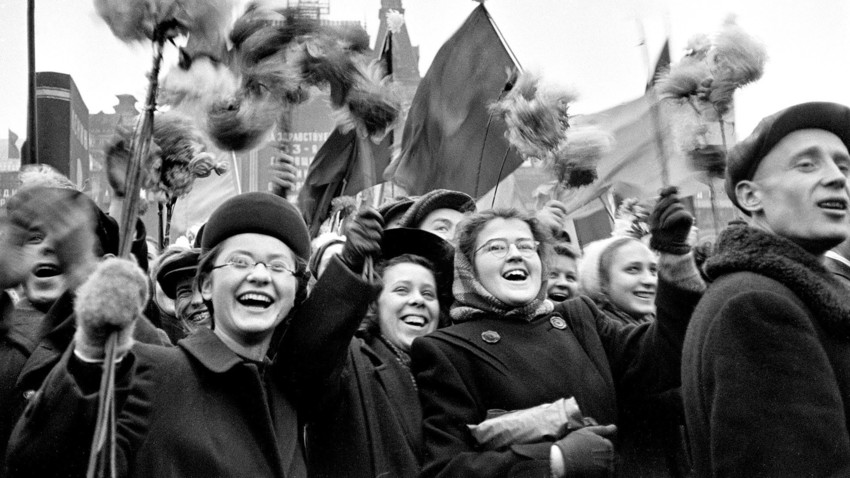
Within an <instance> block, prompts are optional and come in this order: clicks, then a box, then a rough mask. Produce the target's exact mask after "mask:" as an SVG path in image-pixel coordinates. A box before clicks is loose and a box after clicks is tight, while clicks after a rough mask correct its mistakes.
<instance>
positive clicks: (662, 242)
mask: <svg viewBox="0 0 850 478" xmlns="http://www.w3.org/2000/svg"><path fill="white" fill-rule="evenodd" d="M677 192H678V190H677V189H676V188H675V187H668V188H664V189H663V190H661V197H660V198H659V199H658V203H656V204H655V209H653V210H652V214H651V215H650V216H649V231H650V232H651V233H652V237H651V238H650V240H649V247H651V248H652V249H655V250H656V251H659V252H666V253H669V254H676V255H682V254H687V253H688V252H689V251H690V250H691V246H690V245H688V235H689V234H690V232H691V226H693V225H694V216H692V215H691V213H689V212H688V211H687V210H686V209H685V206H683V205H682V202H681V201H679V196H678V195H677V194H676V193H677Z"/></svg>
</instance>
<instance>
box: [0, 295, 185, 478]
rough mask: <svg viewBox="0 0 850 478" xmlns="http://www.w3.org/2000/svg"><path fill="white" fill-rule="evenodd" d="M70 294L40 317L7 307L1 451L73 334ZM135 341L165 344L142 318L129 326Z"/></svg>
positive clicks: (0, 382)
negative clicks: (133, 326)
mask: <svg viewBox="0 0 850 478" xmlns="http://www.w3.org/2000/svg"><path fill="white" fill-rule="evenodd" d="M73 313H74V295H73V293H71V292H66V293H65V294H64V295H62V296H61V297H60V298H59V299H58V300H57V301H56V303H55V304H54V305H53V307H51V308H50V310H49V311H48V312H47V314H46V315H44V317H39V318H36V319H34V318H33V317H31V316H29V315H26V314H18V313H16V311H11V312H10V313H9V314H8V317H4V320H5V321H7V322H6V323H5V325H6V326H7V330H6V333H5V334H4V335H3V336H2V337H0V450H3V451H5V450H6V445H7V443H8V441H9V435H11V433H12V429H13V428H14V426H15V423H16V422H17V421H18V418H20V417H21V415H22V414H23V412H24V408H26V406H27V402H28V400H29V399H30V398H32V397H33V396H34V395H35V392H36V390H38V389H39V387H41V384H42V383H43V382H44V379H45V378H46V377H47V374H48V373H50V370H51V369H52V368H53V367H54V366H55V365H56V364H57V363H58V362H59V359H60V358H61V357H62V353H63V352H64V351H65V349H67V348H68V345H69V344H70V343H71V341H72V340H73V338H74V330H75V328H76V325H75V319H74V315H73ZM133 338H134V339H135V340H136V341H137V342H141V343H149V344H156V345H169V342H168V338H167V337H166V336H165V335H164V333H162V331H160V330H158V329H156V328H154V326H153V325H152V324H151V323H150V322H149V321H147V320H146V319H142V320H139V321H138V323H137V324H136V328H135V329H134V330H133ZM4 463H5V453H2V454H0V476H3V470H4V469H5V466H4Z"/></svg>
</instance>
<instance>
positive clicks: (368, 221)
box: [339, 207, 384, 273]
mask: <svg viewBox="0 0 850 478" xmlns="http://www.w3.org/2000/svg"><path fill="white" fill-rule="evenodd" d="M383 235H384V219H383V218H382V217H381V215H380V214H379V213H378V211H376V210H374V209H372V208H370V207H366V208H363V209H361V210H360V211H359V212H358V213H357V215H356V216H355V217H354V220H353V221H352V222H351V224H350V225H349V226H348V230H347V231H346V232H345V237H346V241H345V245H344V246H343V247H342V252H341V253H340V256H339V257H340V259H341V260H342V262H343V263H345V265H347V266H348V268H349V269H351V270H352V271H353V272H355V273H360V272H362V271H363V264H364V263H365V262H366V258H367V257H378V256H379V255H380V253H381V238H382V237H383Z"/></svg>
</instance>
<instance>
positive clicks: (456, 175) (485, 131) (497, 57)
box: [384, 4, 522, 197]
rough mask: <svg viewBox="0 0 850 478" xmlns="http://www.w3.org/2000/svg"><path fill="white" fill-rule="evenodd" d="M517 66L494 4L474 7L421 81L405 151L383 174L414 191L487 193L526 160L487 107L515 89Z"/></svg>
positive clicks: (409, 117)
mask: <svg viewBox="0 0 850 478" xmlns="http://www.w3.org/2000/svg"><path fill="white" fill-rule="evenodd" d="M514 68H515V64H514V61H513V60H512V58H511V56H510V55H509V53H508V51H507V50H506V49H505V47H504V45H503V44H502V40H501V38H500V36H499V34H498V33H497V32H496V30H495V28H494V27H493V24H492V23H491V21H490V18H489V14H488V13H487V9H486V8H485V7H484V5H483V4H481V5H479V6H477V7H475V10H473V11H472V13H471V14H470V15H469V17H468V18H467V19H466V21H465V22H464V24H463V25H462V26H461V27H460V29H459V30H458V31H457V32H455V34H454V35H453V36H452V37H451V38H449V40H448V41H446V43H445V44H444V45H443V46H442V47H441V48H440V50H439V51H438V52H437V55H436V56H435V57H434V61H433V62H432V63H431V67H430V68H429V69H428V73H426V74H425V78H423V79H422V82H421V83H420V84H419V87H418V88H417V90H416V93H415V94H414V97H413V102H412V104H411V106H410V110H409V112H408V115H407V121H406V123H405V125H404V133H403V134H402V147H401V149H402V153H401V156H400V157H399V159H398V160H396V161H394V162H393V163H392V164H390V167H389V168H387V170H386V171H385V172H384V178H386V179H387V180H392V181H394V182H395V183H396V184H398V185H400V186H402V187H403V188H404V189H405V190H406V191H407V192H408V193H409V194H413V195H419V194H423V193H425V192H428V191H430V190H432V189H437V188H444V189H453V190H456V191H463V192H465V193H467V194H469V195H471V196H473V197H480V196H482V195H483V194H484V193H486V192H487V191H489V190H490V189H491V188H492V187H493V186H495V185H496V183H497V182H498V181H499V179H500V178H504V177H505V176H507V175H508V174H510V173H511V171H513V170H514V169H516V168H517V167H518V166H519V165H520V164H522V159H521V158H520V157H519V155H518V154H517V152H516V150H514V149H511V148H510V147H509V145H508V142H507V140H506V139H505V135H504V134H505V124H504V122H503V121H502V120H501V119H500V118H498V117H497V115H490V114H489V112H488V109H487V108H488V106H489V105H490V103H492V102H494V101H496V100H498V99H499V97H500V95H502V94H503V93H504V92H505V90H506V89H509V88H510V87H509V86H507V81H508V79H509V76H510V73H511V72H512V71H513V69H514Z"/></svg>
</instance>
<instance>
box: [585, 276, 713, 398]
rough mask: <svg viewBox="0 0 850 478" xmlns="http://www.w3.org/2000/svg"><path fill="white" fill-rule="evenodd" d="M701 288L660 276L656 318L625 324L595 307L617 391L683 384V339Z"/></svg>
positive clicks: (651, 390)
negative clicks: (684, 284) (685, 285)
mask: <svg viewBox="0 0 850 478" xmlns="http://www.w3.org/2000/svg"><path fill="white" fill-rule="evenodd" d="M701 297H702V293H701V292H695V291H691V290H686V289H681V288H679V287H676V285H675V284H673V283H670V282H668V281H665V280H663V279H661V280H659V284H658V295H657V297H656V301H655V304H656V309H657V312H656V319H655V320H653V321H651V322H649V323H644V324H640V325H625V324H622V323H621V322H619V321H617V320H613V319H610V318H608V317H607V316H606V315H605V314H604V313H603V312H600V311H598V310H597V309H596V308H595V307H593V311H594V314H593V315H594V320H595V326H596V332H597V333H598V334H599V337H600V339H601V340H602V344H603V347H604V348H605V352H606V355H607V356H608V361H609V363H610V366H611V373H612V375H613V377H614V381H615V383H616V384H617V389H618V392H620V393H621V394H623V395H624V396H631V395H640V396H642V395H646V394H654V393H660V392H663V391H665V390H668V389H671V388H675V387H678V386H680V385H681V373H680V371H681V364H682V343H683V342H684V339H685V332H686V331H687V328H688V323H689V321H690V319H691V315H693V312H694V309H695V307H696V305H697V303H698V302H699V300H700V298H701Z"/></svg>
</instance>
